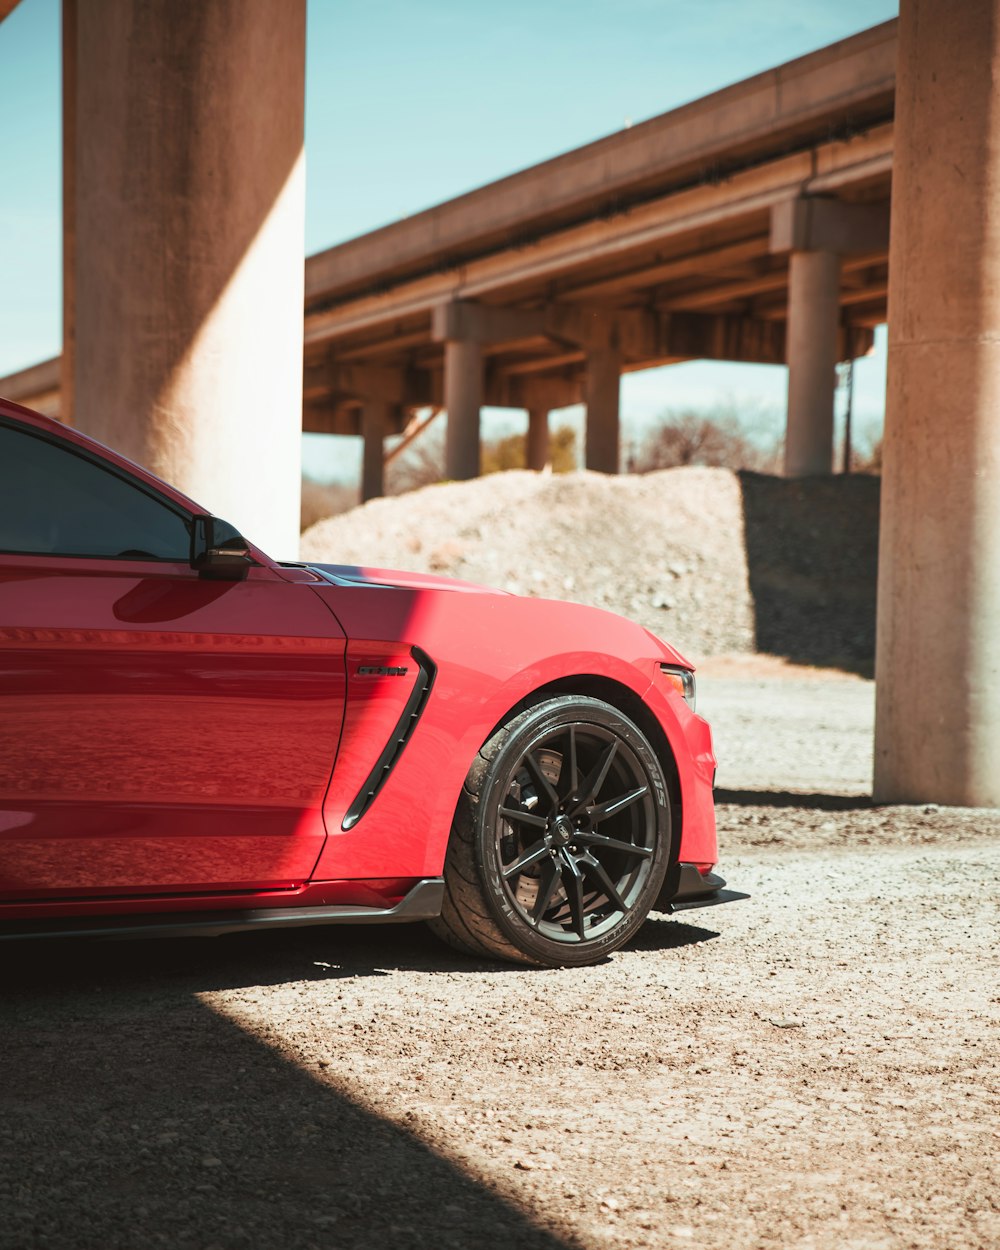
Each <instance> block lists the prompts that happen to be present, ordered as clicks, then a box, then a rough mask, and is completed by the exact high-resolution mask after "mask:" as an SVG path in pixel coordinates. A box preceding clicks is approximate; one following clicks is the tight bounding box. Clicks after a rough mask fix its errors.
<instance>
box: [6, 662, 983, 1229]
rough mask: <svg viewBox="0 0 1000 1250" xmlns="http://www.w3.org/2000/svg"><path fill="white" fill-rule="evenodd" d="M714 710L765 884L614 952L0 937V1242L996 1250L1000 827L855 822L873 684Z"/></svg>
mask: <svg viewBox="0 0 1000 1250" xmlns="http://www.w3.org/2000/svg"><path fill="white" fill-rule="evenodd" d="M701 691H702V698H703V706H704V709H705V711H706V712H711V713H712V714H713V715H714V716H715V718H716V721H717V728H718V738H719V741H720V744H723V746H724V748H725V750H726V752H727V758H726V762H725V763H724V764H723V770H724V771H723V773H722V774H720V778H721V781H722V784H723V790H722V793H721V796H720V797H721V798H722V799H723V800H724V802H723V803H722V805H721V806H720V809H719V817H720V828H721V837H722V841H723V844H724V852H723V868H724V870H725V872H726V875H727V876H728V877H729V879H730V883H731V884H732V885H733V886H736V887H738V888H741V889H745V890H749V891H750V892H751V893H752V896H753V897H752V898H751V899H750V900H749V901H746V902H740V903H734V904H731V905H728V906H725V907H717V908H713V909H706V910H702V911H696V912H688V913H686V915H685V916H684V918H683V920H674V919H667V918H665V917H654V918H653V919H652V920H651V921H650V922H649V923H648V924H647V925H646V926H644V928H643V929H642V930H641V931H640V934H639V937H638V940H637V941H636V942H635V943H634V944H633V945H632V947H631V948H630V949H628V950H626V951H622V952H619V953H618V954H617V955H615V956H614V957H613V958H612V959H610V960H609V961H607V962H606V963H604V964H603V965H601V966H599V967H595V968H586V969H581V970H575V971H529V970H524V969H517V968H505V967H498V966H496V965H488V964H477V963H474V962H469V961H465V960H462V959H459V958H458V957H456V956H454V955H453V954H452V953H450V952H448V951H446V950H444V949H442V948H441V947H440V946H439V945H438V944H437V943H436V942H435V941H434V939H433V938H432V937H431V936H430V935H429V934H428V933H427V932H426V931H425V930H424V929H423V928H421V927H414V928H409V929H402V928H398V929H367V930H366V929H339V930H336V929H327V930H314V931H311V932H309V931H297V932H289V933H285V934H269V935H264V934H260V935H253V936H250V937H237V938H223V939H217V940H215V941H210V942H206V941H201V942H198V941H175V942H155V943H154V942H147V943H138V942H136V943H131V944H121V945H104V946H96V945H95V946H84V945H81V944H76V945H71V944H68V943H60V944H53V945H49V946H46V947H44V948H43V947H40V946H39V947H34V948H28V947H19V948H7V949H5V950H4V956H5V958H4V961H3V964H2V967H0V1112H2V1114H0V1214H2V1218H0V1246H2V1247H4V1248H5V1250H6V1248H7V1247H10V1248H11V1250H28V1248H29V1247H59V1248H62V1247H67V1248H73V1250H76V1248H77V1247H79V1248H80V1250H86V1248H89V1247H94V1248H95V1250H96V1248H101V1250H104V1248H109V1250H113V1248H116V1247H123V1248H128V1250H133V1248H135V1250H140V1248H142V1250H145V1248H146V1247H150V1246H166V1247H171V1248H172V1247H199V1248H201V1250H211V1248H213V1247H217V1248H220V1250H222V1248H225V1250H228V1248H229V1247H233V1248H237V1247H248V1248H253V1250H256V1248H258V1247H259V1248H260V1250H264V1248H267V1250H271V1248H272V1247H277V1246H281V1247H288V1248H289V1250H297V1248H299V1247H302V1248H308V1247H317V1248H319V1250H326V1248H327V1247H330V1248H339V1247H358V1248H361V1247H369V1246H392V1247H423V1246H426V1247H429V1248H431V1247H433V1248H437V1247H456V1248H465V1247H480V1246H482V1247H487V1246H489V1247H493V1246H498V1245H500V1246H516V1247H538V1248H539V1250H560V1248H574V1250H583V1248H586V1250H598V1248H603V1247H613V1248H621V1250H625V1248H626V1247H647V1246H648V1247H661V1246H662V1247H675V1246H681V1247H682V1246H698V1247H706V1248H708V1250H715V1248H718V1250H741V1248H743V1247H747V1248H748V1250H749V1248H757V1247H759V1248H761V1250H764V1248H767V1247H778V1246H781V1247H793V1246H794V1247H801V1248H803V1250H806V1248H812V1250H896V1248H897V1247H899V1248H900V1250H903V1248H910V1247H930V1248H933V1250H966V1248H968V1250H993V1248H995V1247H997V1246H998V1245H1000V1215H998V1210H997V1205H996V1204H997V1193H998V1182H1000V1176H998V1171H1000V1167H998V1162H997V1160H998V1158H1000V1119H998V1116H997V1109H998V1103H1000V1098H998V1088H997V1085H998V1082H997V1077H998V1059H997V1056H998V1053H1000V1045H998V1042H1000V1036H998V1033H1000V1030H998V1010H997V1008H998V990H997V985H998V981H1000V978H998V971H1000V970H998V967H997V963H998V960H997V951H996V934H997V921H998V915H997V892H996V882H997V876H998V870H1000V814H998V813H983V812H960V811H955V810H946V809H931V808H882V809H879V808H873V807H871V806H870V803H869V801H868V800H867V799H866V798H865V797H864V789H865V785H866V778H867V769H868V756H867V750H868V748H867V743H866V742H865V741H864V738H865V734H866V733H867V732H868V730H867V729H866V728H865V726H867V725H869V724H870V709H871V688H870V685H869V684H868V683H866V682H863V681H859V680H851V679H846V678H825V679H824V678H822V677H821V676H820V675H817V674H815V673H796V672H794V671H792V670H780V671H779V670H777V669H775V667H774V666H773V665H772V664H769V663H768V662H761V663H760V664H757V665H756V666H755V665H750V667H749V669H747V668H746V666H745V665H744V667H743V668H741V667H740V664H739V663H736V662H728V663H727V662H720V663H717V664H714V665H707V666H706V668H705V671H704V673H703V675H702V685H701ZM838 726H843V728H844V731H845V732H844V733H843V734H842V735H841V734H839V733H838ZM842 739H843V741H842ZM807 744H808V745H807ZM816 744H820V746H819V747H818V748H817V745H816ZM796 791H800V792H801V793H795V792H796Z"/></svg>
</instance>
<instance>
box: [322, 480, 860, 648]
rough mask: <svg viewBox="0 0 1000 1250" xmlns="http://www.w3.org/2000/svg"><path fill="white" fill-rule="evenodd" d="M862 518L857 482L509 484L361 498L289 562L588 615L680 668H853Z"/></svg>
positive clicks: (499, 482) (444, 485) (472, 484)
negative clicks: (611, 622)
mask: <svg viewBox="0 0 1000 1250" xmlns="http://www.w3.org/2000/svg"><path fill="white" fill-rule="evenodd" d="M877 512H878V483H877V481H876V480H875V479H871V478H851V479H839V478H837V479H829V480H825V481H807V482H786V481H783V480H781V479H777V478H767V477H762V476H760V475H758V474H737V473H733V472H731V471H729V470H728V469H704V468H685V469H665V470H662V471H660V472H658V473H649V474H645V475H642V476H622V477H606V476H604V475H602V474H597V473H572V474H564V475H556V476H552V475H547V474H537V473H530V472H510V473H502V474H493V475H491V476H489V477H484V478H479V479H477V480H475V481H471V482H448V483H442V484H440V485H437V486H429V487H425V488H424V489H423V490H419V491H414V492H413V493H412V494H408V495H401V496H397V497H395V498H388V499H376V500H372V501H371V502H370V503H367V504H364V505H363V506H362V507H360V508H355V509H353V510H352V511H350V512H347V513H344V514H343V515H341V516H337V517H331V518H329V519H327V520H324V521H320V522H319V523H318V524H317V525H314V526H313V527H312V528H311V529H310V530H308V531H307V533H306V534H304V535H303V539H302V555H303V558H304V559H310V560H317V561H318V560H322V561H326V562H330V563H338V564H367V565H374V566H377V567H379V566H380V567H388V568H402V569H411V570H415V571H420V572H433V573H443V574H446V575H448V576H451V577H459V578H464V579H466V580H468V581H474V582H481V583H484V584H485V585H489V586H498V587H501V588H502V589H505V590H511V591H514V592H515V593H518V594H526V595H537V596H539V597H542V598H550V599H571V600H575V601H577V602H579V603H589V604H594V605H596V606H597V607H602V608H609V609H611V610H612V611H615V612H620V613H622V614H623V615H625V616H629V617H632V618H633V619H634V620H637V621H639V622H640V623H641V624H643V625H645V626H646V627H647V628H649V629H651V630H653V631H654V632H655V633H658V634H661V635H662V636H664V637H666V638H669V639H670V640H671V641H672V642H673V643H675V644H676V645H677V646H678V647H679V648H680V649H681V651H683V652H685V653H687V654H689V655H691V656H692V657H701V656H707V655H717V654H721V653H731V652H735V653H748V652H752V651H754V650H762V651H772V652H774V653H776V654H782V655H789V656H791V657H792V658H795V659H796V660H799V661H804V662H810V663H820V664H822V663H829V662H838V661H841V660H845V659H846V660H848V661H850V662H861V663H863V662H864V661H865V660H867V659H869V658H870V655H871V651H872V646H873V638H874V595H875V582H874V574H875V560H874V553H875V550H876V547H877Z"/></svg>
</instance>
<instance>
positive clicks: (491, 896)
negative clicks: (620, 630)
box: [431, 695, 671, 968]
mask: <svg viewBox="0 0 1000 1250" xmlns="http://www.w3.org/2000/svg"><path fill="white" fill-rule="evenodd" d="M670 854H671V823H670V798H669V794H668V791H667V784H666V781H665V779H664V775H663V769H662V767H661V766H660V763H659V761H658V760H657V758H656V754H655V752H654V751H653V748H652V747H651V746H650V744H649V742H648V741H647V739H646V738H645V736H644V735H643V733H642V731H641V730H640V729H639V728H638V726H636V725H635V724H634V723H633V722H632V721H631V720H629V718H628V717H627V716H625V715H624V714H623V713H621V712H619V711H618V710H617V708H614V707H612V706H611V705H610V704H608V703H604V702H602V701H601V700H599V699H591V698H586V697H584V696H574V695H563V696H560V697H558V698H552V699H547V700H546V701H545V702H544V703H539V704H536V705H535V706H534V707H530V708H528V709H527V710H526V711H523V712H521V713H520V714H518V715H517V716H515V717H513V718H512V719H511V720H510V721H509V722H508V723H507V724H506V725H504V726H502V727H501V728H500V729H498V730H497V731H496V732H495V733H494V734H493V736H492V737H491V738H490V739H489V741H488V742H486V743H485V745H484V746H483V748H482V749H481V751H480V752H479V754H478V755H477V756H476V758H475V760H474V761H473V764H472V767H471V768H470V769H469V774H468V777H467V778H466V781H465V787H464V789H463V792H462V796H461V798H460V799H459V802H458V807H457V809H456V811H455V818H454V820H453V822H452V829H451V837H450V840H449V843H448V852H447V856H446V859H445V869H444V878H445V900H444V906H443V908H442V911H441V915H440V916H439V917H438V918H437V919H436V920H434V921H432V922H431V928H432V929H433V930H434V932H435V933H437V934H438V936H439V937H441V938H442V939H443V940H444V941H446V942H448V943H449V945H451V946H454V947H456V948H457V949H459V950H462V951H465V952H466V953H468V954H471V955H475V956H477V957H479V958H499V959H505V960H511V961H513V962H515V963H521V964H530V965H534V966H536V967H545V968H558V967H566V966H573V967H579V966H581V965H584V964H592V963H596V962H598V961H599V960H601V959H603V958H604V957H605V956H607V955H609V954H610V953H611V952H612V951H614V950H617V948H618V947H619V946H621V945H622V944H623V943H624V942H627V941H628V939H629V938H630V937H631V936H632V934H633V933H634V932H635V931H636V929H637V928H638V927H639V926H640V925H641V924H642V922H643V921H644V920H645V918H646V916H647V914H648V912H649V910H650V908H651V907H652V905H653V903H654V901H655V900H656V896H657V894H658V893H659V891H660V887H661V886H662V884H663V879H664V876H665V874H666V871H667V867H668V864H669V863H670Z"/></svg>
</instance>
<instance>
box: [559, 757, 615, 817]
mask: <svg viewBox="0 0 1000 1250" xmlns="http://www.w3.org/2000/svg"><path fill="white" fill-rule="evenodd" d="M617 750H618V739H617V738H615V739H613V740H612V741H611V742H609V743H608V746H607V749H606V750H605V751H604V752H602V754H601V757H600V758H599V759H598V761H597V763H596V764H595V765H594V767H593V768H592V769H591V770H590V772H589V773H588V775H587V778H586V780H585V781H584V783H583V785H582V786H581V787H580V788H579V790H577V791H576V793H575V794H574V795H573V800H572V801H573V803H574V804H575V806H574V807H573V810H572V811H571V812H570V815H571V816H575V815H577V813H578V812H580V811H581V810H582V809H583V808H584V807H586V806H587V804H588V803H592V802H593V801H594V799H596V798H597V795H598V793H599V791H600V789H601V786H603V785H604V779H605V777H607V775H608V772H609V770H610V768H611V764H612V761H613V760H614V758H615V753H616V752H617Z"/></svg>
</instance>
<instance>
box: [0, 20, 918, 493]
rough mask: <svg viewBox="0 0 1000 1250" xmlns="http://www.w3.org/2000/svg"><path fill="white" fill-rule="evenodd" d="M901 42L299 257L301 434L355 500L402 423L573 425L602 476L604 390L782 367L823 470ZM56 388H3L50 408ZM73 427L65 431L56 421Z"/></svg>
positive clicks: (468, 455) (866, 322)
mask: <svg viewBox="0 0 1000 1250" xmlns="http://www.w3.org/2000/svg"><path fill="white" fill-rule="evenodd" d="M895 62H896V23H895V22H888V23H885V24H883V25H881V26H877V27H875V28H873V29H872V30H869V31H864V32H862V33H861V34H859V35H856V36H854V37H853V38H850V39H846V40H843V41H841V42H840V43H837V44H834V45H832V46H830V47H827V48H823V49H821V50H820V51H818V52H815V53H812V54H810V55H809V56H805V57H801V58H799V59H797V60H795V61H791V62H789V63H788V64H786V65H783V66H780V67H779V68H777V69H774V70H770V71H768V72H767V73H763V74H758V75H756V76H754V77H753V78H750V79H747V80H746V81H744V82H741V83H737V84H736V85H735V86H732V87H728V88H726V89H725V90H722V91H718V92H715V93H713V94H712V95H709V96H706V97H705V98H704V99H701V100H698V101H696V102H694V103H692V104H688V105H685V106H684V107H682V108H678V109H674V110H672V111H671V112H669V113H665V114H664V115H662V116H660V117H657V118H654V119H652V120H651V121H648V122H644V123H642V124H640V125H638V126H635V127H632V128H631V129H628V130H624V131H622V132H620V133H618V134H614V135H611V136H609V137H608V138H605V139H601V140H599V141H598V142H596V143H592V144H588V145H587V146H585V147H582V148H578V149H576V150H575V151H572V152H569V153H567V154H565V155H564V156H560V157H557V158H556V159H554V160H550V161H546V162H544V163H542V164H540V165H536V166H534V167H532V168H530V169H526V170H524V171H523V172H521V173H518V174H515V175H513V176H511V177H508V178H505V179H502V180H500V181H499V182H495V183H491V184H490V185H488V186H485V187H482V188H480V189H479V190H477V191H473V192H471V193H469V194H467V195H463V196H460V197H458V198H457V199H454V200H451V201H449V202H448V203H445V204H442V205H440V206H438V207H436V208H432V209H429V210H427V211H426V212H422V213H418V214H416V215H415V216H412V217H409V218H406V219H405V220H402V221H399V222H396V223H394V224H392V225H389V226H386V227H383V228H382V229H380V230H375V231H373V232H372V233H370V234H367V235H364V236H362V237H360V238H357V239H353V240H351V241H349V242H347V243H344V244H341V245H340V246H338V247H334V248H331V249H330V250H329V251H326V252H322V253H319V254H318V255H315V256H312V257H310V258H309V259H308V260H307V261H306V266H305V322H304V327H305V351H304V367H305V373H304V396H303V410H302V420H303V429H304V430H307V431H315V432H328V433H338V434H363V435H364V437H365V440H366V443H367V444H368V445H367V447H366V456H365V480H364V483H363V493H364V495H365V497H366V498H367V497H371V496H372V495H375V494H379V493H381V489H382V453H381V448H382V440H383V438H384V436H385V435H386V434H388V433H390V432H392V431H395V430H398V429H400V428H401V426H402V423H403V422H404V421H405V419H406V414H407V411H408V410H409V409H411V408H414V407H418V406H424V405H434V406H440V407H444V408H445V409H446V410H447V412H448V440H447V471H448V475H449V476H450V477H453V478H467V477H473V476H475V475H476V474H477V473H478V472H479V410H480V407H481V406H482V405H484V404H488V405H493V406H499V407H514V408H523V409H527V411H528V413H529V414H530V415H529V423H530V437H529V449H530V462H531V464H532V465H533V466H534V467H541V466H542V465H543V464H544V462H545V457H546V444H547V439H546V428H547V418H548V413H549V410H550V409H553V408H559V407H564V406H567V405H569V404H574V403H580V402H584V403H586V405H587V426H586V451H585V455H586V464H587V466H588V467H589V468H591V469H597V470H602V471H604V472H617V470H618V467H619V437H618V407H619V399H618V394H619V377H620V374H621V373H622V372H624V371H630V370H636V369H644V368H650V367H652V366H657V365H664V364H672V363H675V362H677V361H682V360H690V359H697V358H703V359H705V358H707V359H716V360H735V361H755V362H762V363H767V364H782V363H786V362H787V363H788V366H789V407H788V437H787V440H786V442H787V453H786V470H787V472H788V473H789V474H791V475H800V474H807V473H828V472H830V469H831V462H832V442H833V400H834V364H835V362H836V361H838V360H844V359H848V358H851V357H854V356H857V355H860V354H862V353H864V352H865V351H866V350H867V349H868V348H869V346H870V344H871V337H872V329H873V327H874V326H875V325H876V324H878V323H879V322H881V321H884V320H885V318H886V290H887V283H888V237H889V195H890V186H891V170H892V142H893V121H892V117H893V96H894V89H895ZM60 372H61V371H60V368H59V365H58V362H47V363H46V364H43V365H40V366H37V367H36V368H34V369H29V370H26V371H24V372H23V373H22V374H19V375H15V376H14V377H11V378H7V379H3V380H0V393H6V394H9V395H11V396H12V397H15V398H17V397H21V398H23V401H24V402H28V403H34V404H35V406H38V407H42V408H44V409H46V410H48V411H53V410H54V409H56V408H58V406H59V399H58V392H59V389H60ZM67 415H68V414H67Z"/></svg>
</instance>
